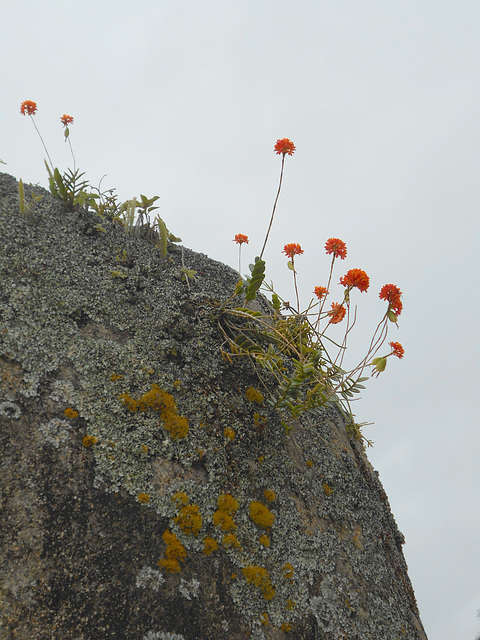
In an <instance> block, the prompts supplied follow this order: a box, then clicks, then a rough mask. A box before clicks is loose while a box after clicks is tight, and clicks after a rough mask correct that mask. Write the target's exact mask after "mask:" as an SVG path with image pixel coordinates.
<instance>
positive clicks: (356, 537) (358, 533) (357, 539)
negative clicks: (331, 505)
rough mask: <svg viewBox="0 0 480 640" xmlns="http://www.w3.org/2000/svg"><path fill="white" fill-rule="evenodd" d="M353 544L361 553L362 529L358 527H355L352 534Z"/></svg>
mask: <svg viewBox="0 0 480 640" xmlns="http://www.w3.org/2000/svg"><path fill="white" fill-rule="evenodd" d="M353 543H354V545H355V546H356V547H357V549H360V550H361V551H363V543H362V527H360V526H359V525H357V526H356V527H355V531H354V533H353Z"/></svg>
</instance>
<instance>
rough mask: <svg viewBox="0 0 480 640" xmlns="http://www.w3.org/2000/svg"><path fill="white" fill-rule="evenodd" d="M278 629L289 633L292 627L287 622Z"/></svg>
mask: <svg viewBox="0 0 480 640" xmlns="http://www.w3.org/2000/svg"><path fill="white" fill-rule="evenodd" d="M280 629H281V630H282V631H291V630H292V625H291V624H290V623H289V622H284V623H283V624H282V626H281V627H280Z"/></svg>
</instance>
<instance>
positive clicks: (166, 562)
mask: <svg viewBox="0 0 480 640" xmlns="http://www.w3.org/2000/svg"><path fill="white" fill-rule="evenodd" d="M162 538H163V541H164V542H165V544H166V545H167V548H166V549H165V557H164V558H161V559H160V560H159V561H158V564H159V566H160V567H163V568H164V569H166V570H167V571H168V572H169V573H178V572H179V571H180V570H181V567H180V562H185V559H186V557H187V551H186V549H185V547H184V546H183V544H182V543H181V542H180V540H179V539H178V538H177V536H176V535H175V534H174V533H172V532H171V531H169V530H168V529H166V530H165V531H164V532H163V535H162Z"/></svg>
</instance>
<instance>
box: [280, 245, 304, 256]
mask: <svg viewBox="0 0 480 640" xmlns="http://www.w3.org/2000/svg"><path fill="white" fill-rule="evenodd" d="M283 253H284V254H285V255H286V256H287V258H291V259H292V260H293V256H299V255H301V254H302V253H303V249H302V247H301V246H300V245H299V244H297V243H296V242H291V243H290V244H286V245H285V246H284V247H283Z"/></svg>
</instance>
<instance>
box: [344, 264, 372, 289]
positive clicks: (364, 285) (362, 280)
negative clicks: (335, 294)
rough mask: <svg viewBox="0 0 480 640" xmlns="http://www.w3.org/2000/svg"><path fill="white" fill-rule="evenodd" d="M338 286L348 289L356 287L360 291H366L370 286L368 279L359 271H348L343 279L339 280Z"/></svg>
mask: <svg viewBox="0 0 480 640" xmlns="http://www.w3.org/2000/svg"><path fill="white" fill-rule="evenodd" d="M340 284H343V286H344V287H349V289H352V288H353V287H357V289H359V290H360V291H366V290H367V289H368V287H369V285H370V278H369V277H368V276H367V274H366V273H365V271H362V270H361V269H350V271H347V273H346V274H345V275H344V276H343V278H340Z"/></svg>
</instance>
